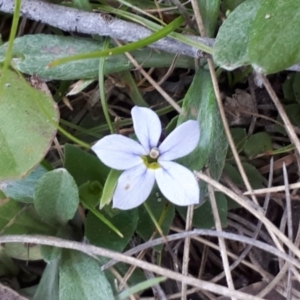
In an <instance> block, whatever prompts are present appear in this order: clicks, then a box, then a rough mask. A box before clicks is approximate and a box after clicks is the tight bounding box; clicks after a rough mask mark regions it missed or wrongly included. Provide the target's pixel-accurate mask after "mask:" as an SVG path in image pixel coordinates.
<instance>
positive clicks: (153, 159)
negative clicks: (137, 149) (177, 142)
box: [142, 148, 160, 170]
mask: <svg viewBox="0 0 300 300" xmlns="http://www.w3.org/2000/svg"><path fill="white" fill-rule="evenodd" d="M158 156H159V151H158V149H157V148H152V149H151V150H150V153H149V155H147V156H142V160H143V163H144V164H145V166H146V168H147V169H152V170H156V169H159V168H160V165H159V163H158V162H157V158H158Z"/></svg>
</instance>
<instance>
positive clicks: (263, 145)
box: [244, 132, 273, 158]
mask: <svg viewBox="0 0 300 300" xmlns="http://www.w3.org/2000/svg"><path fill="white" fill-rule="evenodd" d="M272 148H273V147H272V139H271V137H270V135H269V134H268V133H267V132H258V133H255V134H253V135H251V136H250V137H249V139H248V140H247V141H246V143H245V145H244V152H245V154H246V155H247V156H248V157H249V158H254V157H256V156H257V155H259V154H265V153H266V152H268V151H271V150H272Z"/></svg>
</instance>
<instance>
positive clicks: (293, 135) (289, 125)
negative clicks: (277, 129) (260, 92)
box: [257, 73, 300, 155]
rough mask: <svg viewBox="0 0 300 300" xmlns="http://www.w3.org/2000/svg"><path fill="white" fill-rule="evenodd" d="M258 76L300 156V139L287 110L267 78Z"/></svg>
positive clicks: (261, 75)
mask: <svg viewBox="0 0 300 300" xmlns="http://www.w3.org/2000/svg"><path fill="white" fill-rule="evenodd" d="M257 76H258V77H259V78H260V79H261V80H262V82H263V85H264V87H265V88H266V90H267V91H268V93H269V95H270V97H271V99H272V101H273V103H274V104H275V106H276V108H277V110H278V113H279V115H280V117H281V119H282V121H283V123H284V125H285V129H286V131H287V133H288V135H289V137H290V139H291V141H292V143H293V144H294V145H295V147H296V149H297V152H298V155H300V141H299V138H298V136H297V134H296V133H295V130H294V128H293V125H292V123H291V121H290V119H289V118H288V116H287V114H286V112H285V110H284V109H283V107H282V104H281V103H280V101H279V99H278V97H277V95H276V93H275V91H274V89H273V88H272V86H271V84H270V82H269V80H268V79H267V77H266V76H265V75H263V74H259V73H257Z"/></svg>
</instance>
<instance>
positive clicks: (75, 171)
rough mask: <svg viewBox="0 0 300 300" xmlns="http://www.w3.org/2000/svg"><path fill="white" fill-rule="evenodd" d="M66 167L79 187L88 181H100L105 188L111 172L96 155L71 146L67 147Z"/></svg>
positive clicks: (67, 145)
mask: <svg viewBox="0 0 300 300" xmlns="http://www.w3.org/2000/svg"><path fill="white" fill-rule="evenodd" d="M64 167H65V168H66V169H67V170H68V172H69V173H70V174H71V175H72V176H73V177H74V179H75V181H76V183H77V185H78V186H81V185H82V184H83V183H85V182H87V181H90V182H93V181H99V182H100V184H101V185H102V186H103V185H104V183H105V181H106V178H107V176H108V173H109V171H110V169H109V168H108V167H106V166H105V165H104V164H103V163H102V162H101V161H100V159H99V158H97V157H96V156H95V155H91V154H89V153H87V152H85V151H82V150H81V149H79V148H78V147H75V146H73V145H70V144H66V145H65V164H64Z"/></svg>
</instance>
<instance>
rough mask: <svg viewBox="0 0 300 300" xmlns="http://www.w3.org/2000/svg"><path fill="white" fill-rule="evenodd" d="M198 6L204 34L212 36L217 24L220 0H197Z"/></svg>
mask: <svg viewBox="0 0 300 300" xmlns="http://www.w3.org/2000/svg"><path fill="white" fill-rule="evenodd" d="M197 2H198V6H199V9H200V11H201V16H202V20H203V25H204V29H205V35H206V36H208V37H213V35H214V32H215V28H216V25H217V20H218V14H219V9H220V2H221V1H220V0H204V1H203V0H198V1H197Z"/></svg>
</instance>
